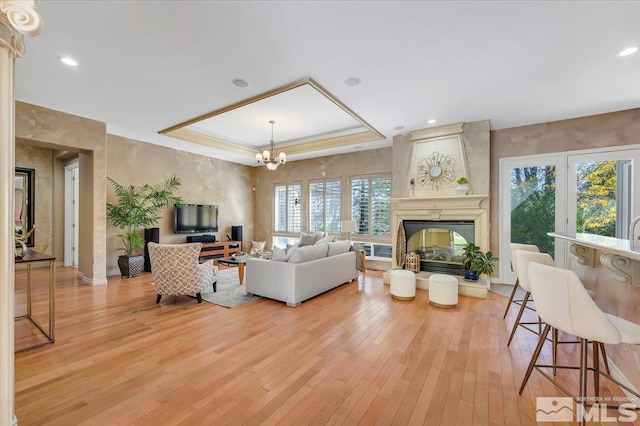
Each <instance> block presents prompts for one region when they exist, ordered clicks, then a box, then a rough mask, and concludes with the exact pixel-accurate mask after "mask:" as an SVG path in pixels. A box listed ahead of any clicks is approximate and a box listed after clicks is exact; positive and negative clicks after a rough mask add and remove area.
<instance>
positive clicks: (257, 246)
mask: <svg viewBox="0 0 640 426" xmlns="http://www.w3.org/2000/svg"><path fill="white" fill-rule="evenodd" d="M266 245H267V242H266V241H253V240H252V241H251V252H249V254H251V255H253V254H258V253H259V252H261V251H264V247H265V246H266Z"/></svg>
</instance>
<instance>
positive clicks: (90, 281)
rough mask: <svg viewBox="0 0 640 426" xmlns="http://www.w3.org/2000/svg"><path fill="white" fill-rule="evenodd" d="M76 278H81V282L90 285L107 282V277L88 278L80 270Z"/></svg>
mask: <svg viewBox="0 0 640 426" xmlns="http://www.w3.org/2000/svg"><path fill="white" fill-rule="evenodd" d="M78 278H80V279H82V282H83V283H85V284H90V285H102V284H106V283H107V277H104V278H89V277H86V276H85V275H84V274H83V273H82V272H80V271H78Z"/></svg>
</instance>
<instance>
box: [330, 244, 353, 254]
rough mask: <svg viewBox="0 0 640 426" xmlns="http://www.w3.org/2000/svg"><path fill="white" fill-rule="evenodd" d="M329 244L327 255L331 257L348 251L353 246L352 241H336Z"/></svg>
mask: <svg viewBox="0 0 640 426" xmlns="http://www.w3.org/2000/svg"><path fill="white" fill-rule="evenodd" d="M327 245H328V246H329V252H328V253H327V257H329V256H335V255H337V254H342V253H346V252H348V251H349V249H350V248H351V241H336V242H335V243H328V244H327Z"/></svg>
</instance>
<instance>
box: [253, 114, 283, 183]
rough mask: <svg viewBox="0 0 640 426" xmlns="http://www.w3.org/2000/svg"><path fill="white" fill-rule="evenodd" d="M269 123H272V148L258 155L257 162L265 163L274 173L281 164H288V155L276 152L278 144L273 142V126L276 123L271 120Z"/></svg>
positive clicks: (270, 142)
mask: <svg viewBox="0 0 640 426" xmlns="http://www.w3.org/2000/svg"><path fill="white" fill-rule="evenodd" d="M269 123H271V140H270V141H269V144H270V145H271V147H270V149H269V151H267V150H265V151H263V152H259V153H257V154H256V162H258V163H264V165H265V166H267V169H269V170H271V171H274V170H275V169H277V168H278V166H279V165H280V164H286V163H287V154H285V153H284V152H280V153H278V151H276V143H275V142H274V140H273V125H274V124H275V123H276V122H275V121H273V120H271V121H269Z"/></svg>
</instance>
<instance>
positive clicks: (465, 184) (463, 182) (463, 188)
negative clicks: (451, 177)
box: [456, 176, 469, 195]
mask: <svg viewBox="0 0 640 426" xmlns="http://www.w3.org/2000/svg"><path fill="white" fill-rule="evenodd" d="M456 184H457V185H456V191H458V193H459V194H460V195H466V194H467V192H469V179H467V178H466V177H464V176H462V177H461V178H460V179H458V180H457V181H456Z"/></svg>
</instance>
